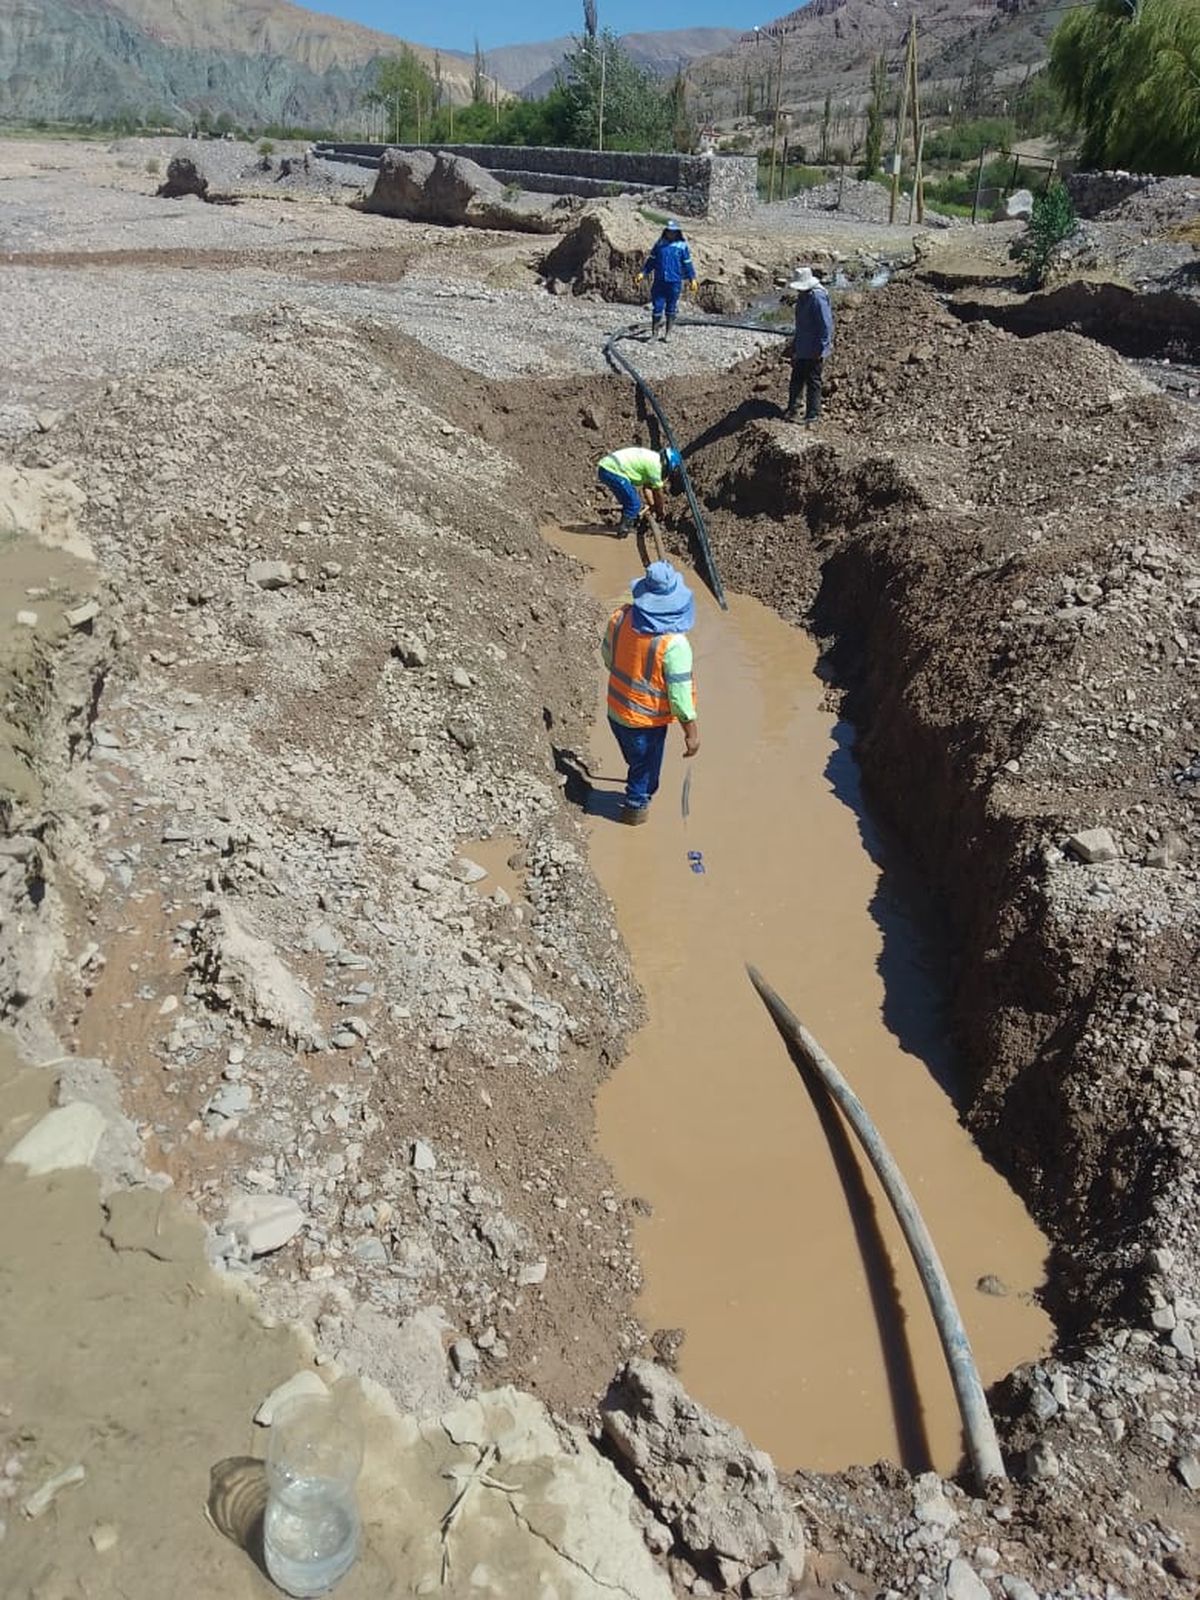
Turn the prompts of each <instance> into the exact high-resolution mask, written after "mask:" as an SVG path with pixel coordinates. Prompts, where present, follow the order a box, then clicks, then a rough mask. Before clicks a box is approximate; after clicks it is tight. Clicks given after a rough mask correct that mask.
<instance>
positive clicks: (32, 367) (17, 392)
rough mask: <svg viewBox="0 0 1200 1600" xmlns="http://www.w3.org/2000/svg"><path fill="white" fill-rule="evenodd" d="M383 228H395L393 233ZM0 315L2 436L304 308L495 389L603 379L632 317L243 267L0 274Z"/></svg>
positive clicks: (650, 364)
mask: <svg viewBox="0 0 1200 1600" xmlns="http://www.w3.org/2000/svg"><path fill="white" fill-rule="evenodd" d="M393 226H402V225H396V224H393ZM0 272H2V273H3V275H4V276H3V280H2V281H3V284H4V291H5V305H6V316H8V317H11V318H12V322H11V325H10V327H9V329H8V334H7V338H6V340H5V346H4V352H3V355H2V356H0V382H2V383H3V388H4V392H5V396H6V398H5V401H4V403H3V405H2V406H0V438H9V439H13V438H18V437H20V436H21V435H23V434H26V433H29V432H32V431H33V430H34V429H35V428H36V426H37V413H38V412H39V411H45V410H52V409H55V408H57V407H59V406H60V405H62V404H65V403H67V401H68V400H70V399H71V398H72V397H74V396H76V395H78V393H79V390H80V387H81V386H86V385H89V384H99V383H102V382H104V381H105V380H106V379H108V378H110V377H119V376H122V375H124V374H126V373H130V372H138V371H143V370H145V369H146V368H148V367H154V366H159V365H174V364H177V363H181V362H187V361H191V360H198V359H204V358H206V357H208V356H211V355H215V354H218V353H221V352H227V351H232V350H238V349H242V350H244V349H247V348H248V347H249V345H250V344H251V343H252V342H253V336H252V335H251V334H250V333H249V332H248V331H247V327H246V323H247V319H252V318H254V317H257V316H260V315H261V314H263V313H264V312H267V311H270V310H273V309H280V310H287V309H291V310H297V309H300V308H301V307H308V308H309V309H312V310H318V311H321V312H323V313H326V314H329V315H333V316H338V317H343V318H347V319H351V320H355V321H362V322H377V323H379V324H381V325H382V326H384V327H386V328H389V329H393V330H395V331H397V332H411V333H412V334H413V335H414V336H415V337H417V338H419V339H420V341H421V342H422V343H423V344H425V345H427V346H428V347H429V348H430V349H431V350H434V351H436V352H437V353H438V354H439V355H442V356H446V357H447V358H449V359H451V360H454V361H455V362H457V363H459V364H460V365H461V366H464V367H466V368H468V369H469V370H471V371H474V372H478V373H480V374H483V375H486V376H488V377H493V378H505V377H516V376H519V375H523V374H528V375H537V376H544V377H549V376H559V375H562V374H565V373H600V372H603V371H605V370H606V368H605V362H604V356H603V349H602V347H603V343H604V340H605V338H606V337H607V336H608V334H610V333H612V332H613V331H614V329H616V328H619V327H624V326H626V325H627V323H628V322H629V321H630V320H631V316H630V314H629V313H624V314H622V313H621V312H619V311H615V310H614V309H613V308H612V307H609V306H605V305H603V304H595V303H592V304H582V305H578V304H577V305H570V304H568V303H567V302H565V301H563V300H559V299H555V298H554V297H552V296H550V295H547V294H545V293H543V292H541V291H539V290H534V289H531V290H490V289H487V288H484V287H483V286H482V285H475V286H470V285H453V284H448V283H446V282H445V281H441V280H436V279H422V278H418V277H410V278H407V279H405V280H404V281H403V282H401V283H397V284H394V285H389V286H379V287H375V286H370V287H357V286H354V285H351V284H340V283H339V284H314V283H304V282H299V283H298V282H297V281H296V280H295V278H294V277H291V276H288V275H285V274H282V273H264V272H257V271H254V270H253V269H249V270H234V271H228V272H221V273H215V272H214V273H196V272H193V271H178V270H171V269H157V268H156V269H147V268H144V267H143V268H137V267H134V268H128V267H126V268H120V267H106V268H96V269H94V270H91V271H88V272H85V273H81V272H78V271H62V272H59V271H56V270H54V269H52V268H36V269H34V268H28V267H8V268H4V267H0ZM761 342H762V341H761V340H758V339H756V337H755V336H754V335H753V334H748V333H738V332H732V331H715V330H714V331H713V332H712V333H709V334H705V335H703V336H701V335H695V336H694V337H693V336H692V335H691V334H690V333H689V332H688V331H687V330H684V329H681V330H680V331H679V336H678V337H677V338H676V340H675V342H674V343H673V344H671V345H668V346H661V345H660V346H657V347H655V348H654V349H653V350H651V351H650V352H649V353H648V359H647V370H648V371H653V372H655V373H658V374H660V375H661V374H663V373H684V372H689V371H697V370H702V369H705V368H708V367H710V366H711V365H712V363H713V360H714V359H716V360H721V359H728V360H734V359H737V358H739V357H741V356H744V355H746V354H748V353H749V352H750V351H751V350H753V349H755V348H757V347H758V345H759V344H760V343H761Z"/></svg>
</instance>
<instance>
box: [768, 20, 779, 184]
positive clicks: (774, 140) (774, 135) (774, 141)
mask: <svg viewBox="0 0 1200 1600" xmlns="http://www.w3.org/2000/svg"><path fill="white" fill-rule="evenodd" d="M782 95H783V28H782V26H780V29H779V59H778V60H777V61H776V63H775V123H774V126H773V127H772V129H771V176H770V177H769V178H768V180H767V202H768V204H769V203H770V202H771V201H772V200H774V198H775V161H776V157H777V156H778V154H779V102H780V99H781V97H782Z"/></svg>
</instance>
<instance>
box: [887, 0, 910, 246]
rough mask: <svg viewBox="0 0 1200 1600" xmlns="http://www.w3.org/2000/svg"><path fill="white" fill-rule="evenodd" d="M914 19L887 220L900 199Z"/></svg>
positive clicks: (901, 95) (894, 211) (898, 119)
mask: <svg viewBox="0 0 1200 1600" xmlns="http://www.w3.org/2000/svg"><path fill="white" fill-rule="evenodd" d="M916 27H917V24H916V19H915V18H913V17H910V18H909V19H908V46H907V49H906V50H905V54H904V76H903V78H902V79H901V83H900V114H899V116H898V117H897V118H896V149H895V151H894V152H893V155H892V197H891V201H890V202H889V204H888V222H889V223H892V222H895V220H896V203H897V201H898V200H899V199H900V167H901V162H902V158H903V152H904V124H905V123H906V122H907V120H908V93H909V89H910V87H911V85H912V76H913V74H912V56H913V43H914V41H915V39H916Z"/></svg>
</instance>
